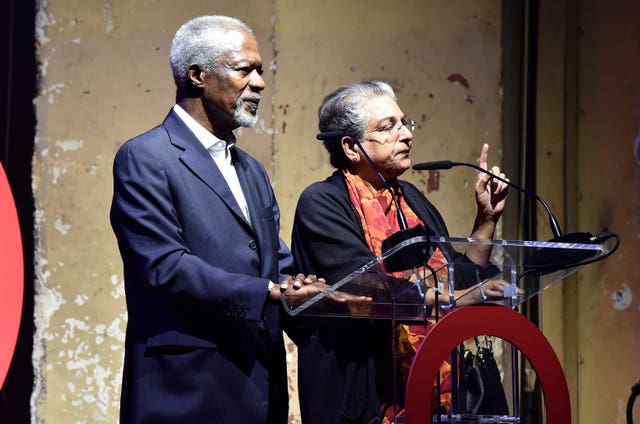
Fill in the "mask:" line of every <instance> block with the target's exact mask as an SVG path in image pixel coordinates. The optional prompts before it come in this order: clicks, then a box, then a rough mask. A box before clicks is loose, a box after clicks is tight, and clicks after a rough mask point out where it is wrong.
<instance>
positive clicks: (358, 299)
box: [269, 274, 372, 305]
mask: <svg viewBox="0 0 640 424" xmlns="http://www.w3.org/2000/svg"><path fill="white" fill-rule="evenodd" d="M329 287H330V286H329V285H328V284H327V282H326V280H325V279H324V278H318V277H317V276H315V275H313V274H309V275H307V276H305V275H304V274H298V275H296V276H295V277H287V278H285V279H284V280H283V281H281V282H280V284H279V285H275V286H274V287H273V288H272V289H271V291H270V292H269V299H271V300H275V301H279V300H280V298H281V295H282V294H284V295H285V296H287V298H288V299H290V302H288V303H292V304H297V305H300V304H302V303H303V302H305V301H306V300H308V299H310V298H312V297H313V296H316V295H318V294H320V293H322V292H323V291H324V290H326V289H328V288H329ZM326 298H327V299H331V300H333V301H334V302H338V303H349V304H351V303H354V304H359V303H370V302H371V301H372V299H371V297H368V296H356V295H352V294H349V293H345V292H341V291H338V290H336V291H333V292H331V293H329V294H328V295H327V297H326Z"/></svg>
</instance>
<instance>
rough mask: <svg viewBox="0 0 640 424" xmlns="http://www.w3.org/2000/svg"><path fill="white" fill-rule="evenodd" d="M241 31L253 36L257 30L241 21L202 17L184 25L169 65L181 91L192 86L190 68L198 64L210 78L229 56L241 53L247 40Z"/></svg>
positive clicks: (172, 47)
mask: <svg viewBox="0 0 640 424" xmlns="http://www.w3.org/2000/svg"><path fill="white" fill-rule="evenodd" d="M238 31H246V32H248V33H249V34H251V35H253V30H252V29H251V28H250V27H249V26H248V25H247V24H245V23H244V22H242V21H241V20H239V19H236V18H232V17H229V16H221V15H216V16H199V17H197V18H193V19H191V20H189V21H188V22H186V23H184V24H183V25H182V26H181V27H180V28H179V29H178V31H176V34H175V36H174V37H173V41H172V42H171V52H170V54H169V63H170V64H171V70H172V72H173V79H174V80H175V83H176V86H177V87H178V88H184V87H186V86H187V84H189V65H191V64H196V65H198V66H199V67H200V68H201V69H202V70H204V71H205V72H206V73H207V74H212V73H214V72H215V71H216V67H217V66H218V65H219V64H220V61H221V60H222V59H223V58H224V57H225V55H226V54H227V53H229V52H230V51H232V50H238V49H240V46H241V44H242V41H243V38H241V37H238Z"/></svg>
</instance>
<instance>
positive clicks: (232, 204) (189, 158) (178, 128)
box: [163, 110, 251, 229]
mask: <svg viewBox="0 0 640 424" xmlns="http://www.w3.org/2000/svg"><path fill="white" fill-rule="evenodd" d="M163 125H164V127H165V129H166V130H167V133H168V134H169V139H170V142H171V143H172V144H173V145H174V146H176V147H177V148H178V149H180V150H182V153H181V154H180V156H179V157H180V161H181V162H182V163H183V164H184V166H186V167H187V168H188V169H189V170H191V172H193V173H194V174H195V175H196V176H197V177H198V178H200V179H201V180H202V181H203V182H204V183H205V184H206V185H207V186H208V187H209V188H210V189H211V190H212V191H213V192H214V193H216V194H217V195H218V197H219V198H220V199H221V200H222V201H223V202H224V203H225V204H226V205H227V207H228V208H229V210H231V212H232V213H233V214H234V215H235V216H236V218H238V220H240V221H241V222H242V223H243V224H244V225H245V226H246V227H247V228H249V229H251V226H250V225H249V223H248V222H247V220H246V218H245V217H244V214H243V213H242V211H241V210H240V206H239V205H238V202H236V199H235V197H234V196H233V193H232V192H231V189H230V188H229V185H228V184H227V181H226V180H225V179H224V176H223V175H222V173H221V172H220V169H218V166H217V165H216V163H215V162H214V160H213V158H211V156H210V155H209V152H207V150H206V149H205V148H204V146H203V145H202V143H200V141H199V140H198V139H197V138H196V136H195V135H194V134H193V133H192V132H191V130H189V128H187V126H186V125H185V124H184V123H183V122H182V120H181V119H180V118H179V117H178V116H177V115H176V113H175V112H174V111H173V110H171V112H169V115H167V118H166V119H165V120H164V122H163ZM246 191H247V190H245V192H246ZM249 210H251V208H249Z"/></svg>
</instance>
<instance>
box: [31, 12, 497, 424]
mask: <svg viewBox="0 0 640 424" xmlns="http://www.w3.org/2000/svg"><path fill="white" fill-rule="evenodd" d="M400 6H401V7H398V6H397V5H396V6H393V7H391V6H390V5H389V4H388V2H384V1H364V0H361V1H353V2H346V3H345V2H343V1H336V0H330V1H328V2H312V1H307V2H296V1H286V0H277V1H274V2H262V1H251V2H244V3H243V4H241V5H240V4H238V2H234V1H219V2H216V3H215V4H214V5H212V4H211V3H210V2H201V1H190V2H188V7H187V5H186V3H185V2H180V3H176V2H172V1H150V0H148V1H141V0H138V1H124V0H107V1H85V0H64V1H63V0H49V1H45V0H41V1H39V2H38V15H37V31H36V32H37V41H38V52H37V56H38V60H39V62H40V68H39V70H40V84H41V85H40V91H39V95H38V97H37V98H36V99H35V105H36V111H37V119H38V130H37V139H36V152H35V156H34V163H33V167H34V171H33V173H34V187H33V189H34V193H35V198H36V209H37V212H36V233H37V264H38V265H37V283H36V291H37V297H36V316H35V320H36V335H35V347H34V354H33V362H34V367H35V370H36V378H35V379H36V381H35V390H34V393H33V396H32V415H33V417H34V418H35V420H36V421H37V422H115V420H116V417H117V411H118V398H119V385H120V372H121V366H122V364H121V361H122V346H123V338H124V330H125V326H126V319H127V317H126V310H125V306H124V293H123V288H122V272H121V264H120V258H119V256H118V252H117V247H116V244H115V239H114V237H113V236H112V233H111V229H110V227H109V223H108V210H109V203H110V197H111V164H112V158H113V155H114V153H115V151H116V149H117V148H118V146H119V145H120V144H121V143H122V142H124V141H125V140H126V139H127V138H129V137H131V136H133V135H136V134H138V133H140V132H142V131H144V130H146V129H148V128H150V127H151V126H153V125H156V124H157V123H159V122H160V120H161V119H162V118H163V117H164V115H165V114H166V113H167V111H168V109H169V108H170V107H171V105H172V103H173V95H174V91H173V82H172V79H171V75H170V70H169V67H168V64H167V55H168V48H169V43H170V40H171V37H172V36H173V33H174V32H175V30H176V29H177V27H178V26H179V25H180V24H181V23H183V22H184V21H186V20H187V19H189V18H190V17H193V16H196V15H199V14H215V13H221V14H229V15H234V16H237V17H239V18H241V19H243V20H246V21H247V22H248V23H249V24H250V25H252V26H253V27H254V29H255V30H256V34H257V38H258V40H259V42H260V45H261V53H262V56H263V60H264V62H265V64H266V65H267V66H266V69H268V71H267V72H266V73H265V76H266V81H267V90H266V93H265V98H266V99H267V100H266V101H264V102H263V103H262V105H261V110H260V122H259V123H258V125H257V126H256V128H255V129H251V130H243V131H242V133H241V135H240V144H241V146H242V147H243V148H245V149H247V150H248V151H250V152H251V153H253V154H254V155H255V156H257V157H258V158H259V159H260V160H261V161H262V162H263V163H264V164H265V165H266V166H267V169H268V170H269V172H270V174H271V175H272V177H273V183H274V186H275V188H276V191H277V194H278V196H279V199H280V202H281V207H282V211H283V214H282V228H283V230H282V236H283V238H284V239H285V240H286V241H288V240H289V232H290V228H291V221H292V217H293V209H294V206H295V201H296V199H297V196H298V194H299V192H300V191H301V190H302V189H303V188H304V187H305V186H306V185H307V184H309V183H311V182H312V181H315V180H317V179H320V178H324V177H325V176H326V175H328V174H329V172H330V171H331V170H330V167H329V165H328V163H327V162H328V161H327V156H326V154H325V152H324V150H323V148H322V147H321V145H320V144H318V143H317V142H315V141H314V135H315V133H316V126H317V119H316V110H317V107H318V105H319V103H320V101H321V99H322V97H323V96H324V95H325V94H327V93H328V92H329V91H331V90H333V89H334V88H337V87H338V86H339V85H342V84H344V83H347V82H351V81H355V80H358V79H362V78H384V79H388V80H391V82H392V83H393V84H394V85H395V86H396V87H397V91H398V96H399V100H400V105H401V106H402V107H403V108H404V110H405V112H406V113H407V115H408V116H412V117H415V118H414V119H416V120H417V121H418V123H419V129H418V132H417V133H416V137H415V139H416V142H415V150H414V152H415V153H414V158H416V160H417V161H423V160H430V159H438V158H456V159H460V160H468V161H473V160H475V157H476V156H477V153H478V149H479V146H480V144H481V142H482V141H489V142H490V143H491V144H492V145H493V147H494V152H493V154H492V158H493V159H494V160H495V161H499V158H500V141H499V139H498V134H499V131H500V88H499V63H500V43H499V40H500V24H499V23H500V7H499V6H500V2H499V1H497V0H493V1H483V2H475V1H458V7H456V8H452V7H450V5H449V4H448V3H444V2H437V1H434V2H423V1H417V0H415V1H407V2H404V3H403V4H402V5H400ZM473 177H474V176H473V174H472V173H467V172H455V173H448V174H446V175H443V176H441V177H440V179H439V180H438V178H437V175H433V176H431V178H432V180H431V185H430V186H429V188H428V190H427V178H428V177H427V176H426V175H408V178H410V179H412V180H413V181H415V182H416V183H417V184H419V185H420V186H421V187H423V188H425V190H427V191H431V192H432V193H433V194H434V199H435V201H437V202H438V203H440V204H442V205H443V212H444V213H445V214H446V215H447V216H449V217H450V219H449V223H450V225H451V230H452V233H453V234H463V235H464V234H468V232H469V230H470V226H471V222H470V220H471V219H472V216H473V209H472V208H473V202H472V198H471V195H472V181H473ZM434 178H435V180H434ZM454 187H456V188H457V189H454ZM289 350H290V352H291V355H290V358H289V359H290V360H291V361H295V349H294V347H293V345H292V344H289ZM291 369H292V373H294V372H295V362H292V367H291ZM292 393H293V398H292V418H295V417H296V414H297V404H296V401H295V379H293V378H292Z"/></svg>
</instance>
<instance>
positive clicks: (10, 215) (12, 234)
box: [0, 164, 24, 388]
mask: <svg viewBox="0 0 640 424" xmlns="http://www.w3.org/2000/svg"><path fill="white" fill-rule="evenodd" d="M23 292H24V268H23V263H22V238H21V236H20V225H19V222H18V214H17V212H16V205H15V202H14V201H13V195H12V194H11V187H9V181H8V180H7V176H6V174H5V172H4V168H3V167H2V164H0V388H2V385H3V384H4V379H5V377H6V376H7V371H8V370H9V365H10V364H11V358H12V357H13V351H14V349H15V346H16V340H17V338H18V328H19V326H20V315H21V313H22V297H23Z"/></svg>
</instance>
